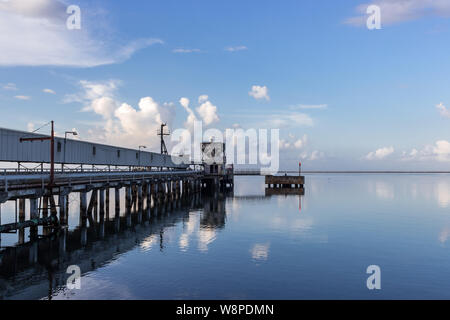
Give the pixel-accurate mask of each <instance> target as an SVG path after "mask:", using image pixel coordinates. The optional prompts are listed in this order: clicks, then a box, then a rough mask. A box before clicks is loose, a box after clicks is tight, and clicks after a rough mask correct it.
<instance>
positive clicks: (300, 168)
mask: <svg viewBox="0 0 450 320" xmlns="http://www.w3.org/2000/svg"><path fill="white" fill-rule="evenodd" d="M301 174H302V163H301V162H299V163H298V175H299V176H300V175H301Z"/></svg>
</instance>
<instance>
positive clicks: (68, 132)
mask: <svg viewBox="0 0 450 320" xmlns="http://www.w3.org/2000/svg"><path fill="white" fill-rule="evenodd" d="M68 134H71V135H74V136H77V135H78V132H76V131H66V132H65V133H64V159H63V164H62V168H61V169H62V171H63V172H64V165H65V164H66V143H67V135H68Z"/></svg>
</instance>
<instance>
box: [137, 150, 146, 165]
mask: <svg viewBox="0 0 450 320" xmlns="http://www.w3.org/2000/svg"><path fill="white" fill-rule="evenodd" d="M141 149H147V147H146V146H139V167H140V166H141Z"/></svg>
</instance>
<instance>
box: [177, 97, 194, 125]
mask: <svg viewBox="0 0 450 320" xmlns="http://www.w3.org/2000/svg"><path fill="white" fill-rule="evenodd" d="M180 104H181V106H182V107H183V108H184V109H185V110H186V112H187V113H188V117H187V119H186V122H185V126H186V128H187V129H188V130H189V131H192V130H193V129H194V123H195V121H197V117H196V115H195V113H194V111H193V110H192V109H191V108H190V107H189V99H188V98H181V99H180Z"/></svg>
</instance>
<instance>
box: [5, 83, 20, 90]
mask: <svg viewBox="0 0 450 320" xmlns="http://www.w3.org/2000/svg"><path fill="white" fill-rule="evenodd" d="M2 88H3V90H10V91H16V90H17V86H16V84H15V83H12V82H10V83H7V84H5V85H4V86H3V87H2Z"/></svg>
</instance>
